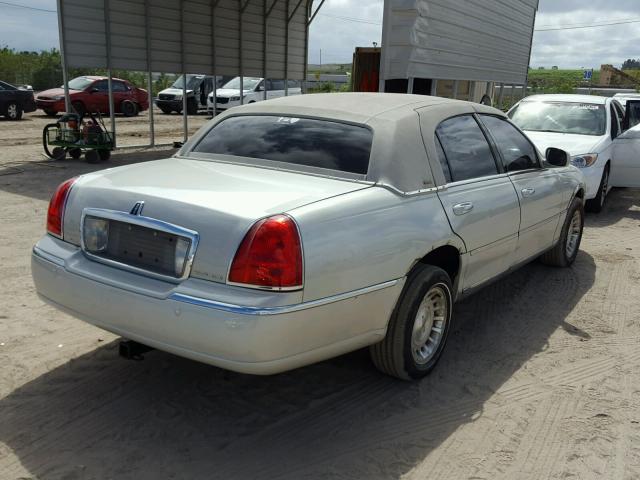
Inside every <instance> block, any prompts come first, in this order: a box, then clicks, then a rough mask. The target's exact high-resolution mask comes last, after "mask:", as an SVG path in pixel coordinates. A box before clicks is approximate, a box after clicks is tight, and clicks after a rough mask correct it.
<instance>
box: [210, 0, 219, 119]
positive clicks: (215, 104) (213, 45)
mask: <svg viewBox="0 0 640 480" xmlns="http://www.w3.org/2000/svg"><path fill="white" fill-rule="evenodd" d="M218 3H220V0H216V1H214V2H213V3H212V4H211V67H212V70H213V116H214V117H215V116H216V115H217V114H218V77H217V75H216V73H217V72H216V63H217V61H216V60H217V58H216V8H217V7H218ZM208 108H209V106H208V105H207V109H208Z"/></svg>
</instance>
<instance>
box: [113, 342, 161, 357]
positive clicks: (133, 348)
mask: <svg viewBox="0 0 640 480" xmlns="http://www.w3.org/2000/svg"><path fill="white" fill-rule="evenodd" d="M151 350H153V348H152V347H148V346H147V345H143V344H142V343H138V342H134V341H133V340H121V341H120V345H119V346H118V353H119V354H120V356H121V357H123V358H126V359H127V360H136V361H141V360H144V354H145V353H147V352H150V351H151Z"/></svg>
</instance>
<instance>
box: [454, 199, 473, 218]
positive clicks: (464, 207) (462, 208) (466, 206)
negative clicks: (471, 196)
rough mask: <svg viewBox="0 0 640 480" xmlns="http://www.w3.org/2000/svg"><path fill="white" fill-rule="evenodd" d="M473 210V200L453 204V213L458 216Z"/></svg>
mask: <svg viewBox="0 0 640 480" xmlns="http://www.w3.org/2000/svg"><path fill="white" fill-rule="evenodd" d="M471 210H473V203H471V202H464V203H458V204H456V205H454V206H453V213H455V214H456V215H458V216H460V215H466V214H467V213H469V212H470V211H471Z"/></svg>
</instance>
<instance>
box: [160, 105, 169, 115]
mask: <svg viewBox="0 0 640 480" xmlns="http://www.w3.org/2000/svg"><path fill="white" fill-rule="evenodd" d="M160 110H162V113H164V114H165V115H171V112H172V110H171V109H170V108H162V107H160Z"/></svg>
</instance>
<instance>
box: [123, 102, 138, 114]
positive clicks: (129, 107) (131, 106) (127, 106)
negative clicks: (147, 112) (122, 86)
mask: <svg viewBox="0 0 640 480" xmlns="http://www.w3.org/2000/svg"><path fill="white" fill-rule="evenodd" d="M120 111H121V112H122V114H123V115H124V116H125V117H135V116H136V115H137V114H138V106H137V105H136V104H135V103H133V102H132V101H131V100H125V101H123V102H122V103H121V104H120Z"/></svg>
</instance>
